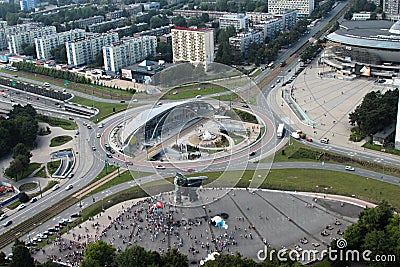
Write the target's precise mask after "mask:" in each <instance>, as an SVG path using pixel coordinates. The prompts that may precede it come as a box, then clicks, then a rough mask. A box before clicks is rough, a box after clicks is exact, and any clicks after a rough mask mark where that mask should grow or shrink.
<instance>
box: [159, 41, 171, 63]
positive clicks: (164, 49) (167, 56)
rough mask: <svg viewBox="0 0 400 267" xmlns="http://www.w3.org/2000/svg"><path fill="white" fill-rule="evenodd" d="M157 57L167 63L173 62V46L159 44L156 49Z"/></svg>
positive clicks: (163, 43)
mask: <svg viewBox="0 0 400 267" xmlns="http://www.w3.org/2000/svg"><path fill="white" fill-rule="evenodd" d="M156 51H157V54H158V55H159V56H157V58H158V59H164V60H165V61H166V62H172V45H170V44H168V43H165V42H159V43H158V44H157V48H156Z"/></svg>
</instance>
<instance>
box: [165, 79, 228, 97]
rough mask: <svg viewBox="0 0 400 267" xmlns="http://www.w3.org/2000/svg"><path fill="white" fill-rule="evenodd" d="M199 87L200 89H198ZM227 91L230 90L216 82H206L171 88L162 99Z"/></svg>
mask: <svg viewBox="0 0 400 267" xmlns="http://www.w3.org/2000/svg"><path fill="white" fill-rule="evenodd" d="M199 88H200V90H198V89H199ZM226 91H228V89H226V88H224V87H222V86H220V85H216V84H210V83H205V84H200V85H197V84H191V85H183V86H181V87H178V88H173V89H170V90H169V91H168V93H167V94H165V95H164V96H163V97H162V99H168V100H178V99H187V98H195V97H196V96H198V95H201V96H205V95H210V94H216V93H221V92H226Z"/></svg>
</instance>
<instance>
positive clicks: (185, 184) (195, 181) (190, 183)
mask: <svg viewBox="0 0 400 267" xmlns="http://www.w3.org/2000/svg"><path fill="white" fill-rule="evenodd" d="M207 178H208V177H207V176H197V177H186V176H185V175H183V174H182V173H179V172H177V173H176V175H175V178H174V185H175V203H177V204H182V195H185V196H188V197H189V201H190V202H193V201H197V200H198V195H197V192H196V191H197V189H198V188H199V187H200V186H201V185H202V183H203V180H205V179H207Z"/></svg>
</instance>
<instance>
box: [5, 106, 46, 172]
mask: <svg viewBox="0 0 400 267" xmlns="http://www.w3.org/2000/svg"><path fill="white" fill-rule="evenodd" d="M36 115H37V113H36V111H35V109H34V108H33V107H32V106H31V105H26V106H25V107H22V106H20V105H16V106H14V108H13V110H12V111H10V112H9V113H8V114H7V119H6V118H3V117H1V118H0V157H3V156H5V155H7V154H9V153H10V152H13V160H12V161H11V163H10V166H9V167H8V168H7V169H6V170H5V173H6V175H7V176H9V177H11V178H15V179H18V177H20V176H21V175H22V174H23V173H24V171H26V170H27V169H28V166H29V163H30V158H31V157H32V154H31V153H30V149H32V148H34V147H35V146H36V136H37V133H38V130H39V126H38V122H37V120H36Z"/></svg>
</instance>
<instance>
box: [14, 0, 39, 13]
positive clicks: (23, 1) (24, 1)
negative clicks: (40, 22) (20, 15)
mask: <svg viewBox="0 0 400 267" xmlns="http://www.w3.org/2000/svg"><path fill="white" fill-rule="evenodd" d="M19 6H20V8H21V10H22V11H28V10H32V9H35V8H37V7H38V1H37V0H20V1H19Z"/></svg>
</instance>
